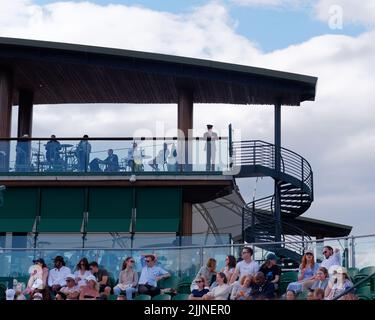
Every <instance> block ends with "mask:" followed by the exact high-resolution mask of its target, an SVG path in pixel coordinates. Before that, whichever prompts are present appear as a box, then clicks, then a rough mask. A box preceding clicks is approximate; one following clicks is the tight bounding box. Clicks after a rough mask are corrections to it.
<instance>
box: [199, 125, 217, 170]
mask: <svg viewBox="0 0 375 320" xmlns="http://www.w3.org/2000/svg"><path fill="white" fill-rule="evenodd" d="M212 128H213V125H212V124H208V125H207V132H205V133H204V135H203V139H204V140H205V141H206V144H205V146H204V150H205V151H206V152H207V154H206V159H207V160H206V171H215V156H216V143H215V141H216V140H217V139H218V136H217V133H216V132H213V131H212Z"/></svg>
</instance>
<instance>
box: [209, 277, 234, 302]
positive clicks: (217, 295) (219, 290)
mask: <svg viewBox="0 0 375 320" xmlns="http://www.w3.org/2000/svg"><path fill="white" fill-rule="evenodd" d="M216 282H217V286H216V287H214V288H212V290H210V292H208V293H207V294H205V295H204V296H203V297H202V300H228V297H229V294H230V289H231V286H230V285H228V280H227V277H226V276H225V274H224V273H223V272H218V273H217V274H216Z"/></svg>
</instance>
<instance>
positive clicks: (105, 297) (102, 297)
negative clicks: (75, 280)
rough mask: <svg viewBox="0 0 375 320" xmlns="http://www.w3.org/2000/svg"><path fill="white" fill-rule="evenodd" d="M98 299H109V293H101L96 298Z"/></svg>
mask: <svg viewBox="0 0 375 320" xmlns="http://www.w3.org/2000/svg"><path fill="white" fill-rule="evenodd" d="M96 300H108V295H106V294H105V293H101V294H99V297H97V298H96Z"/></svg>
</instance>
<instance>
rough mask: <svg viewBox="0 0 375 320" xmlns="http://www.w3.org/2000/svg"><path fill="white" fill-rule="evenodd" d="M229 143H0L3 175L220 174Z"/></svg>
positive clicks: (108, 140) (77, 140) (76, 140)
mask: <svg viewBox="0 0 375 320" xmlns="http://www.w3.org/2000/svg"><path fill="white" fill-rule="evenodd" d="M228 170H229V142H228V138H226V137H218V139H217V140H215V141H207V139H204V138H200V137H195V138H189V139H178V138H176V137H162V138H155V137H153V138H148V137H140V138H134V137H131V138H130V137H125V138H56V139H51V138H49V139H47V138H11V139H0V174H2V175H4V174H5V175H9V174H14V175H24V174H25V175H29V174H35V175H40V174H43V175H56V174H63V175H67V174H68V175H69V174H86V173H87V174H93V175H103V174H104V175H108V174H115V175H117V174H124V175H127V174H147V173H153V174H169V173H170V174H185V173H189V172H193V173H198V172H199V173H205V174H220V173H223V172H225V171H228Z"/></svg>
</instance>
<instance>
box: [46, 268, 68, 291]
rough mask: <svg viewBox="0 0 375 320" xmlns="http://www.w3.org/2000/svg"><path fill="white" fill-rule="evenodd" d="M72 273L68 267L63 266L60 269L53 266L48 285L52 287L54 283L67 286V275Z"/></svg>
mask: <svg viewBox="0 0 375 320" xmlns="http://www.w3.org/2000/svg"><path fill="white" fill-rule="evenodd" d="M69 274H71V271H70V269H69V268H68V267H65V266H62V267H61V268H60V269H57V268H53V269H51V270H50V271H49V274H48V286H50V287H52V286H53V285H57V284H58V285H60V286H62V287H63V286H65V285H66V281H65V278H66V276H67V275H69Z"/></svg>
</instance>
